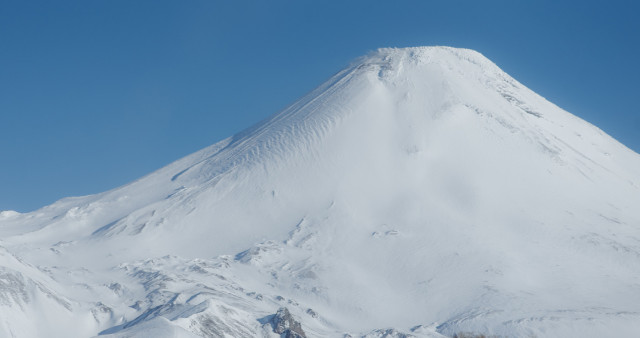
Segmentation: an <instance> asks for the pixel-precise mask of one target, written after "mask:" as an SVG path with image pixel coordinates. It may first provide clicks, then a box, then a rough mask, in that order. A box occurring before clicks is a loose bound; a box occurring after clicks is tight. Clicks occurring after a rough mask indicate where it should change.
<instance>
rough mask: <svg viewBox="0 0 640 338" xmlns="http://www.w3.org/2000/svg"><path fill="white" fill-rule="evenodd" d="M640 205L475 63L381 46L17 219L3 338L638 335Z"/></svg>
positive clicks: (638, 187)
mask: <svg viewBox="0 0 640 338" xmlns="http://www.w3.org/2000/svg"><path fill="white" fill-rule="evenodd" d="M639 206H640V156H639V155H638V154H636V153H634V152H633V151H631V150H629V149H627V148H626V147H624V146H623V145H622V144H620V143H618V142H617V141H615V140H614V139H612V138H611V137H609V136H608V135H606V134H605V133H603V132H602V131H601V130H599V129H598V128H596V127H594V126H592V125H590V124H589V123H587V122H585V121H583V120H581V119H579V118H577V117H575V116H573V115H571V114H569V113H567V112H565V111H563V110H562V109H560V108H558V107H557V106H555V105H553V104H552V103H550V102H548V101H546V100H545V99H544V98H542V97H540V96H539V95H537V94H535V93H534V92H532V91H531V90H529V89H527V88H526V87H524V86H523V85H522V84H520V83H518V82H517V81H516V80H514V79H513V78H511V77H510V76H508V75H507V74H505V73H504V72H503V71H501V70H500V69H499V68H498V67H497V66H496V65H494V64H493V63H492V62H491V61H489V60H488V59H486V58H485V57H483V56H482V55H480V54H479V53H477V52H474V51H470V50H465V49H455V48H448V47H420V48H407V49H381V50H378V51H377V52H374V53H371V54H370V55H368V56H365V57H363V58H361V59H359V60H357V61H356V62H354V63H353V64H352V65H351V66H350V67H348V68H346V69H345V70H343V71H341V72H339V73H337V74H336V75H335V76H334V77H332V78H331V79H330V80H329V81H327V82H326V83H325V84H323V85H322V86H320V87H319V88H318V89H316V90H314V91H313V92H311V93H310V94H308V95H307V96H305V97H303V98H302V99H301V100H299V101H298V102H296V103H294V104H293V105H292V106H290V107H289V108H287V109H286V110H285V111H283V112H281V113H279V114H277V115H275V116H273V117H272V118H270V119H269V120H267V121H265V122H263V123H261V124H259V125H257V126H254V127H252V128H250V129H248V130H246V131H244V132H241V133H239V134H237V135H235V136H233V137H231V138H229V139H226V140H223V141H221V142H219V143H217V144H214V145H212V146H210V147H208V148H205V149H203V150H201V151H199V152H197V153H194V154H192V155H189V156H187V157H185V158H183V159H180V160H178V161H176V162H174V163H172V164H170V165H168V166H166V167H164V168H162V169H160V170H158V171H156V172H154V173H151V174H149V175H147V176H145V177H143V178H141V179H139V180H137V181H135V182H133V183H131V184H128V185H125V186H123V187H120V188H117V189H114V190H111V191H107V192H105V193H101V194H97V195H91V196H85V197H76V198H68V199H63V200H60V201H58V202H56V203H54V204H52V205H50V206H47V207H44V208H42V209H40V210H37V211H35V212H32V213H29V214H18V213H15V212H7V211H5V212H2V213H1V214H0V235H1V237H0V238H2V240H1V241H0V246H2V250H1V251H0V259H1V260H2V264H0V266H1V268H0V313H1V315H0V318H2V319H1V320H0V332H2V334H3V335H5V336H8V337H12V336H15V337H40V336H43V335H46V336H48V337H89V336H95V335H101V336H105V337H146V336H154V337H197V336H201V337H218V336H233V337H242V336H246V337H249V336H251V337H254V336H264V337H270V336H274V337H275V336H278V335H287V334H291V335H293V334H294V333H295V334H303V335H305V336H307V337H325V336H331V337H343V336H349V335H350V336H365V337H389V336H391V337H401V336H403V335H405V336H417V337H441V335H445V336H453V335H464V334H470V335H474V334H475V335H480V334H484V335H497V336H509V337H512V336H518V337H520V336H522V337H530V336H539V337H569V336H576V337H577V336H580V337H603V336H634V335H638V334H639V333H640V292H639V291H640V274H639V273H638V271H640V260H639V259H638V258H639V257H640V208H639ZM285 313H286V316H285ZM285 317H286V320H285V319H282V318H285ZM282 323H286V324H282ZM292 328H295V330H290V329H292ZM298 329H300V330H299V331H300V332H298ZM286 330H289V331H286ZM287 332H288V333H287Z"/></svg>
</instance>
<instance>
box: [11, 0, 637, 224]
mask: <svg viewBox="0 0 640 338" xmlns="http://www.w3.org/2000/svg"><path fill="white" fill-rule="evenodd" d="M639 6H640V5H635V2H634V1H626V2H622V1H607V2H606V3H605V2H602V1H598V2H596V1H580V2H578V1H565V2H560V1H528V2H525V1H506V0H505V1H484V2H482V1H444V0H443V1H417V0H416V1H408V0H406V1H405V0H398V1H371V0H370V1H356V0H349V1H337V0H336V1H308V0H295V1H293V0H292V1H277V0H275V1H228V0H224V1H222V0H220V1H217V0H206V1H202V0H190V1H162V0H154V1H129V0H127V1H120V0H90V1H87V0H83V1H56V2H54V1H41V2H32V1H13V0H4V1H2V2H1V3H0V161H1V162H0V210H6V209H13V210H18V211H21V212H25V211H31V210H34V209H37V208H39V207H42V206H44V205H46V204H50V203H52V202H54V201H55V200H57V199H59V198H62V197H66V196H77V195H86V194H92V193H98V192H101V191H105V190H108V189H111V188H115V187H117V186H119V185H122V184H125V183H127V182H129V181H131V180H134V179H136V178H138V177H140V176H142V175H144V174H147V173H149V172H151V171H153V170H155V169H158V168H160V167H162V166H163V165H166V164H168V163H170V162H172V161H174V160H176V159H178V158H180V157H182V156H185V155H187V154H189V153H191V152H194V151H196V150H198V149H200V148H203V147H205V146H207V145H209V144H212V143H214V142H216V141H219V140H221V139H223V138H225V137H227V136H231V135H232V134H234V133H236V132H238V131H240V130H242V129H244V128H246V127H249V126H250V125H252V124H254V123H257V122H259V121H260V120H262V119H264V118H266V117H268V116H269V115H271V114H273V113H276V112H278V111H279V110H281V109H283V108H284V107H285V106H287V105H288V104H290V103H292V101H294V100H295V99H297V98H299V97H300V96H302V95H304V94H305V93H306V92H308V91H310V90H311V89H313V88H314V87H315V86H317V85H319V84H320V83H321V82H322V81H324V80H325V79H327V78H328V77H329V76H331V75H332V74H333V73H335V72H337V71H338V70H340V69H341V68H342V67H344V66H346V65H347V64H348V63H349V62H350V61H351V60H352V59H353V58H355V57H357V56H360V55H363V54H365V53H367V52H368V51H371V50H373V49H376V48H379V47H406V46H421V45H448V46H454V47H465V48H472V49H475V50H478V51H480V52H481V53H483V54H484V55H485V56H487V57H488V58H490V59H491V60H493V61H494V62H495V63H496V64H497V65H498V66H500V67H501V68H502V69H503V70H505V71H506V72H507V73H509V74H511V75H512V76H514V77H515V78H516V79H518V80H519V81H520V82H522V83H524V84H525V85H526V86H528V87H530V88H531V89H533V90H534V91H536V92H538V93H539V94H541V95H542V96H544V97H546V98H547V99H549V100H550V101H552V102H554V103H556V104H557V105H559V106H560V107H562V108H564V109H566V110H568V111H569V112H571V113H573V114H575V115H578V116H580V117H582V118H584V119H586V120H587V121H589V122H591V123H593V124H595V125H597V126H598V127H600V128H601V129H603V130H604V131H606V132H607V133H609V134H610V135H612V136H613V137H615V138H616V139H618V140H619V141H621V142H622V143H624V144H625V145H627V146H628V147H630V148H632V149H634V150H635V151H636V152H640V133H639V132H638V131H640V111H639V108H638V105H637V103H636V98H637V97H638V95H639V94H638V93H639V92H640V85H639V81H638V79H640V67H639V66H638V61H637V59H638V55H639V52H640V20H638V19H637V13H638V9H639V8H638V7H639Z"/></svg>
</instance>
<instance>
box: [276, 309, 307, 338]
mask: <svg viewBox="0 0 640 338" xmlns="http://www.w3.org/2000/svg"><path fill="white" fill-rule="evenodd" d="M271 325H272V326H273V332H275V333H278V334H280V335H281V337H283V338H307V336H306V335H305V333H304V331H303V330H302V325H300V322H298V321H296V320H295V319H294V318H293V316H292V315H291V313H289V309H287V308H286V307H281V308H280V309H278V312H277V313H276V314H275V315H274V316H273V318H271Z"/></svg>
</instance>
